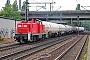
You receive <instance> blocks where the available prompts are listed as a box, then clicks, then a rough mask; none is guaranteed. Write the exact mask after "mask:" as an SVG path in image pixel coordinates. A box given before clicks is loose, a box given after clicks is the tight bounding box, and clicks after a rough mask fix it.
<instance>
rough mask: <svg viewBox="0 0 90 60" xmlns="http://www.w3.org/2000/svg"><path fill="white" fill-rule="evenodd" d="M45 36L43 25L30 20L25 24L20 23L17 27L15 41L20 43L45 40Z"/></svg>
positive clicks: (38, 21)
mask: <svg viewBox="0 0 90 60" xmlns="http://www.w3.org/2000/svg"><path fill="white" fill-rule="evenodd" d="M45 35H46V34H45V25H43V24H42V21H40V20H34V19H32V20H31V21H27V22H20V23H19V24H18V25H17V33H16V34H15V39H16V40H17V41H18V42H20V43H22V42H28V41H36V40H38V39H40V38H45Z"/></svg>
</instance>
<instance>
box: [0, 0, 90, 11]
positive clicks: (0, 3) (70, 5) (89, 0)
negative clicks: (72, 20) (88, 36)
mask: <svg viewBox="0 0 90 60" xmlns="http://www.w3.org/2000/svg"><path fill="white" fill-rule="evenodd" d="M6 1H7V0H0V10H1V9H2V7H4V6H5V3H6ZM18 1H19V0H17V3H18V4H19V2H18ZM21 1H22V4H23V1H25V0H21ZM28 1H29V2H35V3H38V2H52V0H28ZM13 2H14V0H10V3H11V4H13ZM53 2H56V3H55V4H53V11H56V10H75V8H76V6H77V4H80V5H81V6H90V0H53ZM22 4H21V5H22ZM29 6H31V7H29V10H30V11H36V10H38V11H50V4H46V9H43V8H41V7H37V8H36V6H45V4H29ZM40 8H41V9H40ZM85 9H87V10H90V7H85ZM85 9H84V8H82V7H81V10H85Z"/></svg>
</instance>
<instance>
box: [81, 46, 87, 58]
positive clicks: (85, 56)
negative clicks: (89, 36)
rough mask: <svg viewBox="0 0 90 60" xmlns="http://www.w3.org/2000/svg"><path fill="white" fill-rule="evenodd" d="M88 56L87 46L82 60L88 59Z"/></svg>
mask: <svg viewBox="0 0 90 60" xmlns="http://www.w3.org/2000/svg"><path fill="white" fill-rule="evenodd" d="M87 56H88V46H86V54H85V55H84V57H83V59H82V60H87Z"/></svg>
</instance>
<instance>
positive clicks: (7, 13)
mask: <svg viewBox="0 0 90 60" xmlns="http://www.w3.org/2000/svg"><path fill="white" fill-rule="evenodd" d="M0 16H3V17H8V18H15V19H17V20H21V18H22V17H21V15H20V13H19V12H18V11H14V10H13V8H12V7H3V11H2V12H0Z"/></svg>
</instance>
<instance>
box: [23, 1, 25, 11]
mask: <svg viewBox="0 0 90 60" xmlns="http://www.w3.org/2000/svg"><path fill="white" fill-rule="evenodd" d="M25 7H26V4H25V1H24V2H23V5H22V11H25Z"/></svg>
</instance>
